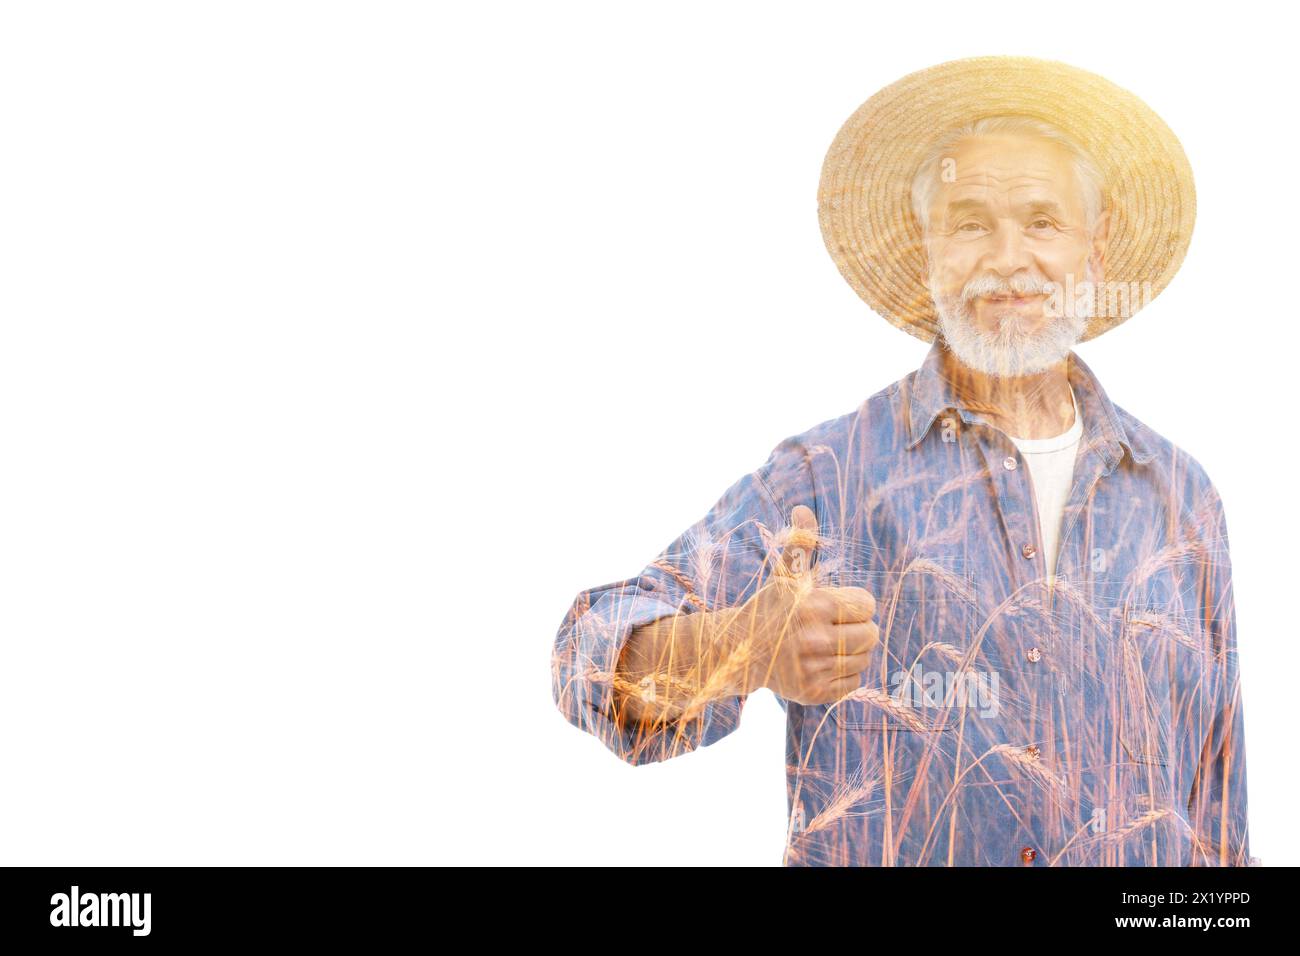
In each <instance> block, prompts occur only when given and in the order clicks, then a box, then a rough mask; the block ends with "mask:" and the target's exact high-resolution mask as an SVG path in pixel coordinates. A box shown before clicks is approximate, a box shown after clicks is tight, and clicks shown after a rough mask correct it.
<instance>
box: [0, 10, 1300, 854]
mask: <svg viewBox="0 0 1300 956" xmlns="http://www.w3.org/2000/svg"><path fill="white" fill-rule="evenodd" d="M1269 7H1270V5H1266V4H1262V3H1261V4H1255V5H1251V4H1246V3H1234V4H1232V5H1231V6H1230V7H1228V8H1225V7H1222V6H1217V5H1206V6H1205V7H1204V8H1197V7H1195V6H1194V5H1191V4H1181V3H1180V4H1167V5H1164V6H1159V5H1155V4H1141V5H1139V4H1133V3H1117V4H1106V3H1090V4H1087V5H1085V6H1083V7H1078V6H1073V7H1070V6H1066V7H1052V6H1048V5H1044V4H1040V3H1032V4H1014V3H1002V4H998V5H996V6H995V7H989V6H983V7H981V6H979V5H971V4H964V3H962V4H937V3H934V2H926V3H922V4H903V3H897V4H892V5H888V6H886V5H881V4H871V5H868V4H854V5H843V6H840V5H829V4H826V5H818V4H812V3H800V4H798V5H795V4H789V5H784V6H775V5H772V6H768V5H756V4H752V3H746V4H708V5H703V4H685V3H682V4H677V3H664V2H660V3H656V4H638V5H632V4H623V5H614V4H595V3H592V4H576V3H557V4H547V5H524V4H522V3H521V4H517V5H501V4H480V5H475V6H474V7H473V8H472V10H473V12H472V13H471V12H469V11H470V9H471V8H470V5H468V4H466V5H463V8H462V9H460V11H459V12H456V13H449V12H447V11H446V10H445V9H444V8H443V6H442V5H435V4H398V3H319V2H316V3H310V4H307V3H302V4H290V3H273V2H259V3H233V2H229V0H227V2H223V3H219V4H218V3H205V4H198V3H183V4H176V3H152V4H141V3H116V4H111V5H108V4H68V3H45V4H40V5H22V6H20V5H17V4H15V5H6V6H5V7H3V14H2V15H0V90H2V91H3V92H0V109H2V110H3V115H2V116H0V129H2V130H3V138H4V148H3V150H0V174H2V175H0V241H2V242H3V247H2V248H0V256H2V259H3V265H2V267H0V268H2V269H3V281H2V282H0V296H3V304H2V311H0V322H3V338H2V339H0V456H2V457H0V615H2V617H0V642H2V644H0V647H2V648H3V658H2V660H0V775H2V779H3V785H2V786H0V820H2V821H3V823H0V862H3V863H10V864H49V865H56V864H57V865H65V864H77V865H83V864H85V865H90V864H127V865H133V864H209V863H212V864H233V863H259V864H260V863H525V864H532V863H539V864H540V863H649V864H656V863H682V862H685V863H724V864H725V863H734V864H755V865H778V864H779V862H780V857H781V850H782V847H783V839H784V835H785V793H784V728H783V723H782V714H781V711H780V708H779V706H778V705H777V703H776V701H775V700H774V699H773V698H772V697H771V695H770V694H769V693H768V692H762V693H760V694H757V695H755V696H754V697H752V698H751V699H750V701H749V702H748V704H747V706H746V710H745V714H744V721H743V724H742V726H741V728H740V729H739V730H738V731H737V732H736V733H734V734H733V735H731V736H730V737H728V738H726V739H725V740H723V741H720V742H719V743H718V744H716V745H714V746H712V747H710V748H707V749H705V750H701V751H699V752H697V753H694V754H690V755H686V756H683V757H680V758H677V759H674V760H671V761H668V762H667V763H663V764H657V765H652V766H645V767H641V768H632V767H630V766H628V765H625V764H623V763H621V762H619V761H618V760H617V758H615V757H614V756H613V755H612V754H611V753H610V752H608V751H607V750H605V749H604V748H603V746H602V745H601V744H600V743H599V742H598V741H597V740H596V739H595V738H593V737H590V736H588V735H585V734H583V733H581V732H579V731H578V730H577V729H575V728H573V727H571V726H570V725H569V724H567V723H566V722H565V721H564V719H563V717H562V716H561V715H560V713H559V711H558V710H557V709H556V708H555V705H554V702H553V700H552V696H551V686H550V653H551V646H552V642H553V640H554V636H555V632H556V629H557V628H558V626H559V624H560V621H561V619H562V617H563V614H564V612H565V610H566V609H567V607H568V605H569V602H570V601H571V600H572V599H573V598H574V597H575V596H576V594H577V593H578V592H579V591H580V590H581V589H583V588H586V587H590V586H594V585H597V584H601V583H606V582H610V581H615V580H619V579H622V578H624V577H627V576H629V575H632V574H634V573H636V572H638V571H639V570H640V569H641V568H642V567H643V566H644V565H645V564H646V563H647V562H648V561H649V560H650V559H651V558H653V557H654V556H655V555H656V554H657V553H658V552H659V550H660V549H661V548H663V547H664V546H665V545H666V544H667V543H668V542H669V541H671V540H672V539H673V538H675V537H676V535H677V534H678V533H679V532H680V531H681V530H683V529H684V528H685V527H687V526H688V525H689V524H690V523H692V522H693V521H695V520H696V519H697V518H699V517H700V516H701V515H702V514H703V513H704V511H705V510H706V509H707V508H708V506H709V505H711V504H712V502H713V501H714V500H715V499H716V498H717V496H718V495H719V494H720V493H721V492H722V491H723V490H724V489H725V488H726V487H727V486H728V485H730V484H731V483H732V482H733V481H734V480H736V479H737V478H738V477H739V476H740V475H742V474H744V473H745V472H747V471H749V470H751V469H752V468H754V467H756V466H757V465H758V464H760V463H761V462H762V461H763V460H764V459H765V458H766V456H767V454H768V452H769V451H770V450H771V449H772V447H773V446H775V444H776V443H777V442H778V441H779V440H780V439H781V438H783V437H785V436H787V435H790V434H794V433H797V432H799V431H802V430H804V429H805V428H808V427H809V426H811V425H813V424H815V423H817V422H820V421H824V420H826V419H828V418H832V417H836V416H838V415H840V414H843V413H844V412H846V411H849V410H851V409H852V408H854V407H855V406H856V405H857V404H858V403H859V402H860V401H861V400H862V399H863V398H865V397H866V396H868V395H870V394H872V393H873V392H876V391H878V390H879V389H881V388H884V387H886V386H887V385H889V384H890V383H891V382H893V381H895V380H897V379H898V378H900V377H902V376H903V375H905V374H907V373H908V372H909V371H911V370H912V369H914V368H915V367H916V366H917V365H918V364H919V363H920V361H921V359H922V358H923V357H924V354H925V349H926V346H925V345H924V344H923V343H921V342H920V341H918V340H915V339H912V338H910V337H908V336H906V335H905V334H904V333H902V332H899V331H898V330H896V329H894V328H892V327H890V326H889V325H888V324H887V323H886V322H885V321H884V320H883V319H881V318H879V317H877V316H875V315H874V314H872V313H871V312H870V311H869V310H868V309H867V308H866V306H865V305H864V304H863V303H862V302H861V301H860V300H859V299H858V298H857V296H856V295H855V294H854V293H853V292H852V290H851V289H850V288H849V287H848V285H847V284H846V283H845V282H844V281H843V280H842V279H841V278H840V276H839V274H838V273H837V272H836V270H835V267H834V265H833V264H832V262H831V260H830V257H829V256H828V255H827V253H826V251H825V248H824V246H823V244H822V240H821V236H820V233H819V230H818V226H817V218H816V187H817V181H818V176H819V172H820V168H821V161H822V158H823V156H824V154H825V151H826V148H827V147H828V146H829V144H830V141H831V139H832V138H833V136H834V134H835V132H836V131H837V130H838V129H839V126H840V124H841V123H842V122H843V121H844V120H845V119H846V118H847V117H848V116H849V114H850V113H852V111H853V110H854V109H855V108H856V107H857V106H858V105H859V104H860V103H861V102H862V101H863V100H865V99H866V98H867V97H869V96H870V95H871V94H872V93H874V92H875V91H876V90H877V89H879V88H880V87H882V86H884V85H886V84H888V83H890V82H892V81H893V80H895V79H897V78H899V77H900V76H902V75H904V74H906V73H909V72H911V71H913V70H917V69H921V68H923V67H925V66H929V65H932V64H935V63H939V62H942V61H944V60H949V59H953V58H957V57H962V56H972V55H980V54H989V53H1017V54H1025V55H1034V56H1041V57H1047V58H1052V59H1060V60H1064V61H1067V62H1069V63H1073V64H1075V65H1077V66H1081V67H1084V68H1086V69H1090V70H1093V71H1095V72H1098V73H1101V74H1103V75H1104V76H1106V77H1108V78H1110V79H1111V80H1113V81H1115V82H1116V83H1118V84H1120V85H1121V86H1124V87H1126V88H1128V89H1131V90H1133V91H1134V92H1136V93H1137V94H1138V95H1140V96H1142V97H1143V98H1144V99H1145V100H1146V101H1147V102H1148V103H1149V104H1150V105H1151V106H1152V107H1153V108H1154V109H1155V110H1156V111H1157V112H1159V113H1160V114H1161V115H1162V116H1163V117H1164V119H1165V120H1166V121H1167V122H1168V123H1169V125H1170V126H1171V127H1172V128H1173V129H1174V130H1175V132H1176V133H1177V134H1178V136H1179V137H1180V138H1181V140H1182V143H1183V145H1184V147H1185V149H1186V151H1187V153H1188V156H1189V157H1190V159H1191V162H1192V165H1193V168H1194V170H1195V173H1196V177H1197V190H1198V200H1199V215H1198V220H1197V226H1196V233H1195V237H1194V239H1193V242H1192V246H1191V250H1190V252H1189V254H1188V256H1187V259H1186V262H1185V264H1184V266H1183V268H1182V270H1181V272H1180V273H1179V275H1178V277H1177V278H1176V279H1175V281H1174V282H1173V284H1172V285H1171V286H1170V287H1169V288H1168V290H1167V291H1165V292H1164V293H1163V294H1162V295H1161V296H1160V297H1159V298H1158V299H1157V300H1156V301H1155V302H1154V303H1153V304H1152V305H1151V306H1150V307H1149V308H1148V309H1146V310H1144V311H1143V312H1141V313H1140V314H1139V315H1137V316H1136V317H1135V318H1134V319H1132V320H1131V321H1130V322H1128V323H1127V324H1125V325H1124V326H1123V327H1122V328H1120V329H1118V330H1116V331H1114V332H1112V333H1109V334H1107V335H1105V336H1103V337H1102V338H1101V339H1098V340H1096V341H1094V342H1090V343H1086V344H1084V345H1082V346H1080V347H1079V354H1080V355H1082V356H1083V357H1084V359H1085V360H1086V361H1087V362H1088V363H1089V364H1090V365H1091V366H1092V368H1093V369H1094V371H1096V372H1097V374H1098V375H1099V377H1100V378H1101V379H1102V382H1103V384H1104V385H1105V386H1106V388H1107V389H1108V391H1109V392H1110V394H1111V396H1112V398H1113V399H1114V401H1115V402H1117V403H1118V404H1120V405H1121V406H1123V407H1125V408H1127V409H1128V410H1130V411H1132V412H1133V413H1134V414H1136V415H1137V416H1138V417H1139V418H1141V419H1142V420H1143V421H1145V422H1146V423H1148V424H1149V425H1150V426H1151V427H1152V428H1154V429H1155V430H1156V431H1158V432H1160V433H1161V434H1163V435H1165V436H1166V437H1168V438H1169V439H1171V440H1172V441H1174V442H1175V443H1176V444H1178V445H1180V446H1182V447H1183V448H1185V449H1186V450H1188V451H1189V452H1190V453H1191V454H1192V455H1193V456H1195V457H1196V458H1197V459H1198V460H1199V461H1200V462H1201V463H1202V464H1203V465H1204V466H1205V468H1206V470H1207V471H1208V473H1209V474H1210V476H1211V478H1212V480H1213V481H1214V482H1215V484H1216V485H1217V487H1218V488H1219V490H1220V492H1221V494H1222V497H1223V500H1224V502H1225V508H1226V511H1227V515H1228V521H1229V528H1230V532H1231V544H1232V558H1233V563H1234V567H1235V572H1236V576H1235V591H1236V599H1237V612H1238V629H1239V635H1240V641H1241V650H1242V668H1243V674H1244V683H1245V702H1246V704H1245V706H1246V725H1247V731H1248V738H1249V743H1248V748H1247V749H1248V754H1249V770H1250V802H1251V843H1252V852H1253V853H1254V854H1255V855H1257V856H1260V857H1262V858H1263V859H1264V861H1265V863H1269V864H1279V863H1288V864H1295V863H1298V862H1300V833H1298V831H1297V827H1296V823H1295V817H1294V815H1293V813H1292V811H1291V805H1292V803H1293V798H1294V795H1295V788H1296V784H1297V779H1296V761H1295V759H1294V757H1295V754H1294V740H1295V730H1294V728H1295V724H1296V712H1295V709H1294V707H1295V700H1296V697H1297V693H1296V687H1295V677H1296V674H1297V664H1298V663H1300V660H1298V657H1300V650H1298V649H1297V647H1298V645H1297V640H1296V638H1297V628H1296V625H1295V619H1294V611H1293V608H1294V600H1295V594H1296V588H1295V585H1294V582H1293V579H1294V573H1295V562H1294V561H1293V555H1294V553H1295V544H1296V541H1297V532H1298V531H1300V528H1298V527H1297V518H1296V508H1295V504H1294V501H1293V497H1292V495H1293V492H1292V488H1293V487H1294V485H1295V466H1296V462H1295V456H1296V439H1295V423H1294V421H1295V409H1294V404H1293V402H1292V401H1291V400H1290V399H1291V398H1292V396H1293V395H1294V390H1295V383H1296V377H1295V371H1294V365H1293V364H1292V360H1293V354H1294V350H1295V348H1296V345H1297V332H1296V323H1297V318H1298V316H1297V310H1296V307H1295V304H1294V291H1293V288H1292V285H1291V282H1292V280H1293V278H1294V276H1295V275H1296V266H1295V254H1296V253H1295V250H1296V243H1295V228H1296V222H1297V208H1296V186H1295V182H1296V179H1295V163H1296V157H1297V155H1300V151H1298V150H1297V144H1296V134H1295V126H1294V124H1293V122H1292V120H1291V117H1292V114H1293V112H1294V108H1293V107H1294V98H1293V95H1292V94H1293V91H1294V88H1295V85H1296V84H1295V56H1294V51H1293V35H1294V34H1293V32H1292V30H1291V29H1290V28H1289V27H1288V28H1285V29H1284V28H1283V25H1282V24H1280V23H1278V22H1276V21H1274V20H1272V19H1271V18H1272V16H1273V14H1272V13H1269V12H1268V10H1269ZM814 343H821V344H820V345H817V344H814ZM827 343H833V344H832V345H831V346H830V347H828V345H827Z"/></svg>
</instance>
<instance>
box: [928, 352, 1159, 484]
mask: <svg viewBox="0 0 1300 956" xmlns="http://www.w3.org/2000/svg"><path fill="white" fill-rule="evenodd" d="M945 351H947V343H945V342H944V339H943V336H942V335H937V336H935V340H934V343H933V344H932V345H931V346H930V352H929V354H928V355H926V357H925V361H924V362H923V363H922V364H921V367H920V368H919V369H917V371H915V372H914V373H912V376H911V379H912V382H911V398H910V401H909V402H908V427H909V440H908V443H907V447H908V448H912V447H914V446H915V445H916V444H917V443H918V442H920V440H921V439H922V438H924V437H925V435H926V433H927V432H929V430H930V426H931V425H933V424H934V421H935V419H937V418H938V417H939V414H940V413H941V412H944V411H947V410H949V409H952V410H954V411H956V412H957V413H958V414H959V415H960V416H961V419H962V421H964V422H966V423H967V424H976V423H981V424H988V421H987V419H985V418H984V417H983V416H982V415H980V414H979V413H978V412H973V411H970V410H969V409H967V408H965V407H964V406H963V405H961V404H960V403H959V401H958V399H957V397H956V395H955V394H954V392H953V388H952V383H951V382H949V381H948V379H947V378H946V377H945V376H944V374H943V362H944V353H945ZM1066 369H1067V371H1066V375H1067V377H1068V379H1069V382H1070V386H1071V387H1072V388H1073V389H1074V394H1075V397H1076V400H1077V401H1078V404H1079V408H1080V409H1082V411H1083V429H1084V441H1085V442H1087V443H1096V444H1098V445H1099V446H1100V447H1101V449H1102V451H1103V453H1104V454H1105V456H1106V458H1107V460H1108V461H1107V467H1108V468H1113V467H1114V466H1115V465H1118V464H1119V461H1120V459H1121V458H1122V457H1123V455H1124V452H1125V451H1126V450H1127V452H1128V454H1129V456H1130V457H1131V458H1132V459H1133V461H1134V462H1136V463H1137V464H1140V465H1143V464H1146V463H1147V462H1149V461H1150V460H1151V459H1152V458H1153V457H1154V456H1155V453H1154V452H1153V451H1152V449H1151V445H1150V442H1149V440H1148V437H1147V436H1146V435H1145V434H1144V432H1145V428H1144V426H1143V425H1142V424H1141V423H1140V422H1138V421H1137V420H1136V419H1134V418H1133V417H1132V416H1131V415H1129V416H1126V417H1127V418H1128V423H1129V427H1127V428H1126V427H1125V423H1124V420H1123V418H1121V415H1120V413H1119V411H1118V410H1117V409H1116V408H1115V406H1114V405H1113V404H1111V401H1110V398H1109V397H1108V396H1107V395H1106V390H1105V389H1103V388H1102V387H1101V383H1100V382H1099V381H1098V380H1097V376H1096V375H1094V374H1093V372H1092V369H1090V368H1089V367H1088V366H1087V364H1086V363H1085V362H1084V361H1083V359H1081V358H1079V355H1078V353H1076V352H1073V351H1072V352H1070V357H1069V362H1068V363H1067V364H1066Z"/></svg>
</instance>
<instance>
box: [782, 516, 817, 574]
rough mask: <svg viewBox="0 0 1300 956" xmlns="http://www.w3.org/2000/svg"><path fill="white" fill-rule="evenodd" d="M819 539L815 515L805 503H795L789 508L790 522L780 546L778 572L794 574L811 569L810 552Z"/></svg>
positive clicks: (804, 572)
mask: <svg viewBox="0 0 1300 956" xmlns="http://www.w3.org/2000/svg"><path fill="white" fill-rule="evenodd" d="M820 540H821V538H820V536H819V535H818V530H817V516H816V515H814V514H813V511H812V509H811V508H809V507H808V506H807V505H795V506H794V507H793V508H792V509H791V510H790V524H789V526H788V527H787V528H786V533H785V544H784V545H783V546H782V547H781V561H780V564H779V565H778V567H779V570H780V573H781V574H784V575H787V576H795V575H801V574H806V573H808V572H809V571H811V570H812V552H813V549H814V548H816V547H817V544H818V542H819V541H820Z"/></svg>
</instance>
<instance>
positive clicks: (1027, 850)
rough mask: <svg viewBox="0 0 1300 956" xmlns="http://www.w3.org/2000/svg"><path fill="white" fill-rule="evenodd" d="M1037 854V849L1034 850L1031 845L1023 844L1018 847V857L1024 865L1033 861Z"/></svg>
mask: <svg viewBox="0 0 1300 956" xmlns="http://www.w3.org/2000/svg"><path fill="white" fill-rule="evenodd" d="M1037 856H1038V851H1037V850H1035V849H1034V848H1033V847H1032V846H1024V847H1021V848H1020V859H1021V860H1023V861H1024V862H1025V865H1026V866H1027V865H1029V864H1030V863H1033V862H1034V860H1035V858H1037Z"/></svg>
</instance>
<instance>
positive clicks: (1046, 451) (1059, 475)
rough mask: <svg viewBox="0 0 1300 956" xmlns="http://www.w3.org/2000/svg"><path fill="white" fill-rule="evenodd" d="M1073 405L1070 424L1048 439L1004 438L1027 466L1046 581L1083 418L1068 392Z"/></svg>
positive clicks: (1052, 564) (1053, 565) (1053, 559)
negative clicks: (1044, 562) (1040, 538)
mask: <svg viewBox="0 0 1300 956" xmlns="http://www.w3.org/2000/svg"><path fill="white" fill-rule="evenodd" d="M1070 401H1071V402H1073V403H1074V424H1073V425H1071V426H1070V427H1069V428H1068V429H1066V430H1065V431H1064V432H1062V433H1061V434H1059V435H1055V436H1053V437H1051V438H1016V437H1015V436H1013V435H1008V436H1007V437H1008V438H1010V439H1011V441H1012V442H1013V443H1014V444H1015V446H1016V447H1017V448H1018V449H1020V454H1021V455H1022V456H1023V457H1024V459H1025V462H1026V463H1027V464H1028V465H1029V475H1030V480H1031V481H1032V482H1033V487H1034V497H1035V498H1037V499H1038V522H1039V524H1040V525H1041V526H1042V529H1043V559H1044V560H1045V561H1046V562H1047V580H1048V581H1051V580H1053V579H1054V577H1055V573H1056V549H1057V547H1058V546H1059V544H1060V535H1061V515H1062V514H1063V513H1064V511H1065V505H1066V503H1067V502H1068V501H1069V498H1070V488H1071V485H1072V484H1073V480H1074V457H1075V453H1076V452H1077V451H1078V448H1079V439H1080V438H1082V437H1083V416H1082V415H1080V414H1079V400H1078V399H1077V398H1075V396H1074V389H1073V388H1071V389H1070Z"/></svg>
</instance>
